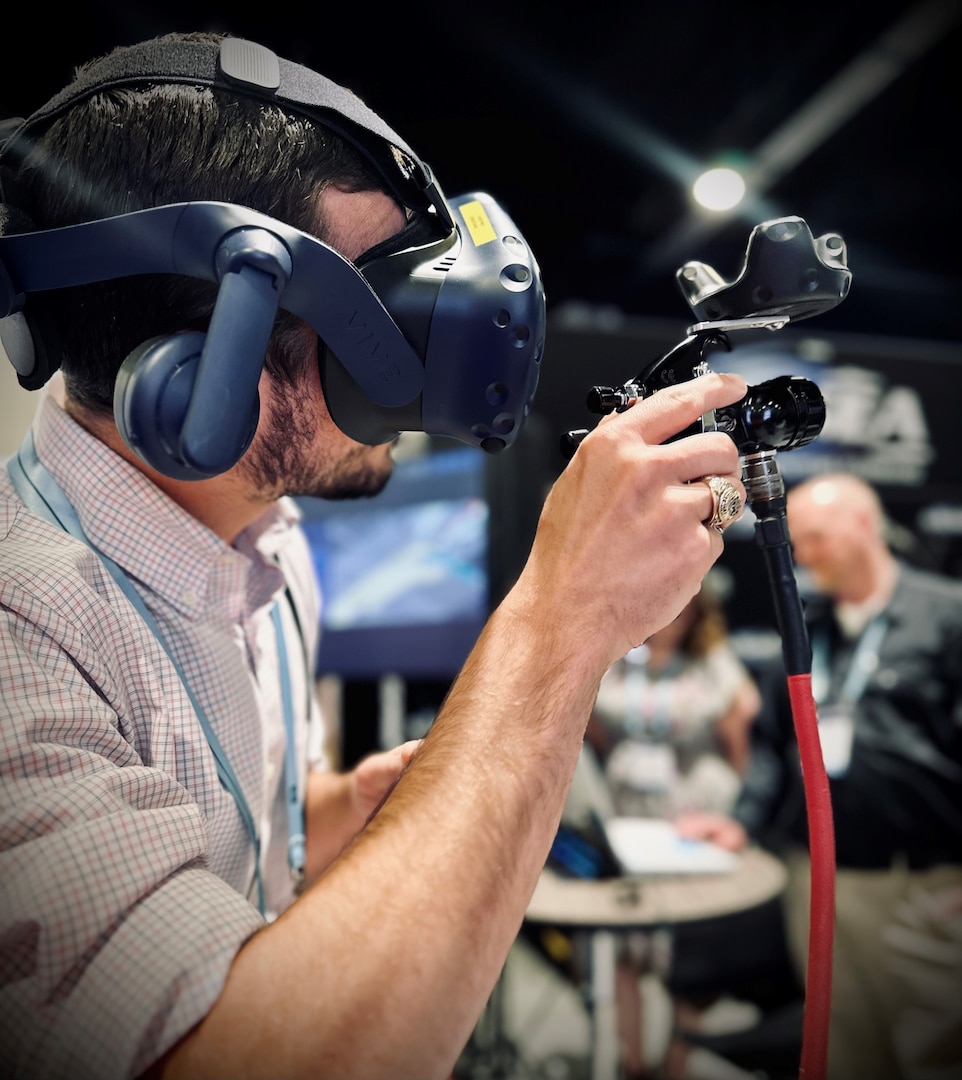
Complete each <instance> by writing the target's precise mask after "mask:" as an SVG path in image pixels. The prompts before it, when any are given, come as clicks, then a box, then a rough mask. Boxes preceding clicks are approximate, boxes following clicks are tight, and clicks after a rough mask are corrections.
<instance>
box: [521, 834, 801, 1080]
mask: <svg viewBox="0 0 962 1080" xmlns="http://www.w3.org/2000/svg"><path fill="white" fill-rule="evenodd" d="M785 881H786V871H785V867H784V866H783V864H782V863H781V862H780V861H779V860H778V859H776V858H775V857H774V856H773V855H770V854H769V853H768V852H766V851H763V850H761V849H760V848H748V849H747V850H745V851H744V852H742V853H741V854H740V855H739V856H738V858H737V859H736V860H735V864H734V866H733V868H732V869H730V870H726V871H724V872H717V873H706V874H694V873H685V874H651V875H645V876H631V875H629V876H622V877H615V878H605V879H601V880H597V881H588V880H582V879H577V878H567V877H563V876H561V875H560V874H558V873H556V872H554V871H553V870H551V869H549V868H545V869H544V870H543V871H542V873H541V877H540V879H539V881H538V885H537V887H536V889H535V891H534V895H533V896H532V898H531V902H530V903H529V905H528V909H527V912H526V914H525V919H526V920H527V921H529V922H533V923H537V924H541V925H544V926H557V927H567V928H569V929H572V930H582V931H586V932H589V933H590V934H591V950H590V963H591V973H590V974H591V979H590V982H591V1003H590V1014H591V1025H592V1071H591V1076H592V1080H615V1078H616V1077H617V1076H618V1053H617V1047H618V1033H617V1013H616V1003H615V989H614V987H615V953H616V949H615V944H616V933H617V931H619V930H629V929H650V928H654V927H671V926H672V925H676V924H678V923H682V922H695V921H698V920H702V919H713V918H717V917H719V916H724V915H732V914H735V913H737V912H742V911H749V910H751V909H752V908H755V907H760V906H761V905H762V904H765V903H767V902H768V901H769V900H772V899H773V898H774V897H776V896H778V895H779V893H781V891H782V889H783V888H784V887H785Z"/></svg>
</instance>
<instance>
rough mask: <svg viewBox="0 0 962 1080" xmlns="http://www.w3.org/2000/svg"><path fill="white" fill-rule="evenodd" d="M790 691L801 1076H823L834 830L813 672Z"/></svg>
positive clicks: (811, 1079)
mask: <svg viewBox="0 0 962 1080" xmlns="http://www.w3.org/2000/svg"><path fill="white" fill-rule="evenodd" d="M788 694H789V699H790V701H791V705H792V717H793V719H794V722H795V737H796V739H797V740H798V752H799V756H800V758H801V763H802V782H803V784H804V786H805V807H806V813H807V815H808V848H809V854H810V856H811V863H812V878H811V880H812V887H811V888H812V892H811V900H810V907H809V911H810V919H809V932H808V970H807V974H806V978H805V1020H804V1024H803V1027H802V1056H801V1062H800V1065H799V1070H798V1075H799V1077H800V1078H801V1080H823V1078H824V1076H825V1068H826V1057H827V1049H828V1030H829V1013H830V1010H831V1004H832V946H833V939H834V928H835V829H834V822H833V818H832V801H831V796H830V794H829V786H828V776H827V774H826V772H825V766H824V764H823V762H822V749H821V744H820V742H819V737H818V721H817V719H816V715H815V701H814V699H813V698H812V677H811V674H803V675H789V676H788Z"/></svg>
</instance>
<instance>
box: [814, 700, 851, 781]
mask: <svg viewBox="0 0 962 1080" xmlns="http://www.w3.org/2000/svg"><path fill="white" fill-rule="evenodd" d="M854 733H855V718H854V716H853V715H852V709H851V707H849V706H846V705H826V706H824V707H820V708H819V710H818V739H819V742H820V743H821V744H822V761H823V763H824V765H825V772H826V773H827V774H828V775H829V776H830V777H832V778H837V777H839V776H844V775H845V774H846V773H847V772H848V766H849V762H850V761H851V760H852V738H853V735H854Z"/></svg>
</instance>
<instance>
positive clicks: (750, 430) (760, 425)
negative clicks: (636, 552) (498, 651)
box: [561, 217, 852, 672]
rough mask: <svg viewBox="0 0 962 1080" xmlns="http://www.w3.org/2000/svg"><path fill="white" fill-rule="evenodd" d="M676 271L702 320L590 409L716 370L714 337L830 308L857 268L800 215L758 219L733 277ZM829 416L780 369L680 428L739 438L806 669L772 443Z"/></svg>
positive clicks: (787, 620)
mask: <svg viewBox="0 0 962 1080" xmlns="http://www.w3.org/2000/svg"><path fill="white" fill-rule="evenodd" d="M675 278H676V280H677V282H678V285H679V287H680V289H681V291H682V293H683V295H684V297H685V299H686V300H687V301H688V305H689V307H690V308H691V309H692V311H693V312H694V314H695V316H696V317H697V318H698V319H699V321H698V322H697V323H695V324H694V325H693V326H691V327H689V329H688V333H687V336H686V337H685V338H684V339H683V340H682V341H681V342H679V343H678V344H677V345H676V346H675V347H674V348H672V349H670V350H669V351H668V352H667V353H666V354H665V355H664V356H662V357H660V358H659V359H657V360H655V361H654V362H653V363H651V364H649V365H648V367H646V368H645V369H644V370H643V371H641V372H640V374H638V375H637V376H636V377H635V378H634V379H632V380H631V381H630V382H627V383H625V384H624V385H622V386H617V387H611V386H595V387H592V389H591V390H590V392H589V393H588V399H587V404H588V408H589V410H591V411H592V412H594V413H597V414H601V415H605V414H607V413H611V412H616V411H619V412H620V411H622V410H624V409H627V408H629V407H630V405H631V403H632V402H633V401H637V400H639V399H642V398H646V397H650V396H651V395H652V394H654V393H656V392H657V391H658V390H663V389H664V388H665V387H666V386H672V385H674V384H676V383H681V382H686V381H687V380H689V379H694V378H697V377H698V376H699V375H704V374H706V373H707V372H708V371H709V370H710V368H709V365H708V362H707V360H706V354H707V353H708V352H709V350H710V349H712V348H714V347H721V348H723V349H726V350H727V349H730V348H731V344H730V342H729V334H731V333H734V332H737V331H740V330H759V329H766V330H780V329H782V328H783V327H784V326H787V325H788V323H789V322H792V321H797V320H799V319H806V318H809V317H811V316H813V315H818V314H820V313H821V312H823V311H828V310H829V309H830V308H833V307H835V306H836V305H837V304H839V303H840V302H841V301H842V300H843V299H844V298H845V297H846V295H847V294H848V290H849V286H850V284H851V280H852V274H851V271H850V270H849V269H848V266H847V264H846V248H845V243H844V241H843V240H842V237H841V236H839V235H838V234H837V233H826V234H825V235H824V236H820V237H818V238H817V239H816V238H815V237H813V235H812V232H811V230H810V229H809V227H808V225H807V224H806V222H805V221H804V220H803V219H802V218H800V217H784V218H777V219H775V220H772V221H766V222H763V223H762V224H761V225H756V226H755V228H754V229H753V230H752V233H751V236H750V237H749V240H748V248H747V251H746V254H745V260H744V264H743V266H742V269H741V271H740V273H739V274H738V275H737V276H736V277H735V278H733V279H732V280H731V281H726V280H725V279H724V278H723V277H722V276H721V275H720V274H719V273H718V271H717V270H715V269H714V268H713V267H711V266H708V265H707V264H705V263H702V262H688V263H685V265H684V266H682V267H681V269H679V270H678V271H677V273H676V274H675ZM824 423H825V401H824V399H823V397H822V394H821V391H820V390H819V388H818V387H817V386H816V385H815V383H813V382H811V381H810V380H809V379H804V378H801V377H799V376H792V375H783V376H779V377H778V378H775V379H769V380H767V381H766V382H763V383H759V384H758V385H757V386H750V387H749V388H748V391H747V393H746V394H745V396H744V397H743V398H742V399H741V400H740V401H737V402H735V404H734V405H728V406H726V407H724V408H721V409H715V410H714V411H713V412H711V413H708V414H706V415H704V416H702V417H701V418H700V419H699V420H698V421H697V422H696V423H695V424H693V425H692V426H691V427H690V428H687V429H686V430H685V431H682V432H680V433H679V434H678V435H677V436H675V438H682V437H684V436H686V435H692V434H697V433H699V432H704V431H721V432H724V433H725V434H727V435H729V436H730V437H731V438H732V439H733V440H734V442H735V444H736V445H737V446H738V450H739V453H740V456H741V463H742V482H743V483H744V485H745V493H746V497H747V501H748V503H749V505H750V506H751V507H752V510H753V512H754V514H755V519H756V528H755V531H756V538H757V539H758V542H759V544H760V546H761V547H762V549H763V550H764V551H765V553H766V560H767V561H768V564H769V565H768V569H769V573H770V575H772V585H773V593H774V600H775V607H776V614H777V618H778V625H779V630H780V632H781V634H782V641H783V647H784V648H785V649H786V650H787V652H788V654H789V655H787V657H786V659H787V663H788V669H789V671H790V672H797V671H802V670H808V669H809V667H810V655H809V652H808V639H807V634H806V633H805V631H804V627H803V626H802V625H801V615H800V613H799V612H798V603H797V597H796V595H795V582H794V571H793V568H792V562H791V553H790V542H789V538H788V530H787V525H786V524H785V484H784V481H783V480H782V476H781V473H780V471H779V468H778V462H777V460H776V453H777V451H779V450H794V449H797V448H798V447H800V446H806V445H807V444H808V443H810V442H812V440H813V439H815V438H817V437H818V435H819V434H820V433H821V430H822V427H823V425H824ZM585 435H587V431H571V432H568V433H567V434H566V435H564V436H563V437H562V442H561V449H562V453H564V454H565V455H566V456H567V457H570V456H571V454H573V453H574V451H575V450H576V449H577V447H578V445H579V443H580V442H581V440H582V439H583V438H584V437H585ZM789 579H790V580H789ZM786 591H787V596H786Z"/></svg>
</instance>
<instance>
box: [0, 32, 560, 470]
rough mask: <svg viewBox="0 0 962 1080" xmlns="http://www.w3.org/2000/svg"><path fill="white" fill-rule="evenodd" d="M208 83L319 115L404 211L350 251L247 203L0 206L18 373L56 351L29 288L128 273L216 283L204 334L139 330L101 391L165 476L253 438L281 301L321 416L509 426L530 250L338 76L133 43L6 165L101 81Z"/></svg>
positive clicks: (519, 395) (523, 405)
mask: <svg viewBox="0 0 962 1080" xmlns="http://www.w3.org/2000/svg"><path fill="white" fill-rule="evenodd" d="M156 83H183V84H188V85H195V86H205V87H216V88H221V89H224V90H226V91H228V92H229V93H231V94H232V95H234V96H238V97H246V98H252V99H254V100H257V101H263V102H266V103H273V104H276V105H278V106H279V107H281V108H283V109H284V110H285V111H288V112H292V113H295V114H300V115H304V116H307V117H309V118H311V119H314V120H317V121H318V122H319V123H321V124H323V125H324V126H326V127H327V128H330V129H332V130H334V131H335V132H337V133H338V134H340V135H341V136H342V137H344V138H345V139H347V140H348V141H349V142H350V143H351V144H352V145H353V146H355V147H356V148H357V149H358V150H359V151H360V152H361V153H362V154H363V155H364V157H365V158H366V159H367V160H368V161H369V162H370V163H371V164H372V165H373V166H374V168H375V169H376V170H377V173H378V174H379V175H380V177H381V178H382V179H383V181H384V186H385V190H387V191H388V192H389V193H390V194H392V195H393V196H394V197H395V198H396V199H397V200H398V202H399V203H400V204H401V205H402V206H404V207H406V208H408V209H409V211H411V218H410V221H409V224H408V226H407V227H406V228H405V229H404V230H402V232H400V233H399V234H398V235H397V236H396V237H394V238H392V239H391V240H389V241H387V242H386V243H385V244H382V245H378V247H377V248H375V249H373V250H372V251H371V252H368V253H367V256H366V257H362V259H360V260H359V261H358V264H357V265H355V264H354V263H352V262H350V261H348V260H347V259H345V258H343V257H342V256H341V255H340V254H338V253H337V252H336V251H335V250H334V249H333V248H331V247H330V246H328V245H327V244H325V243H322V242H321V241H320V240H317V239H315V238H314V237H312V236H310V235H308V234H306V233H303V232H301V231H299V230H298V229H295V228H292V227H291V226H288V225H285V224H284V223H282V222H279V221H276V220H274V219H273V218H271V217H269V216H266V215H264V214H262V213H259V212H257V211H254V210H252V209H250V208H247V207H244V206H239V205H234V204H228V203H217V202H190V203H180V204H176V205H167V206H159V207H155V208H151V209H146V210H140V211H135V212H133V213H129V214H122V215H119V216H116V217H111V218H105V219H102V220H98V221H92V222H88V223H84V224H79V225H74V226H70V227H67V228H62V229H51V230H47V231H24V229H25V228H26V229H29V228H30V224H29V222H27V223H26V224H24V223H23V221H22V217H23V215H21V214H20V213H18V209H17V208H16V207H12V206H2V205H0V340H2V343H3V346H4V350H5V352H6V353H7V356H8V358H9V359H10V361H11V363H12V364H13V366H14V368H15V369H16V371H17V376H18V379H19V381H20V383H21V385H22V386H24V387H26V388H27V389H37V388H39V387H40V386H42V385H44V384H45V383H46V382H47V380H48V379H49V378H50V376H51V375H52V374H53V372H54V371H55V370H56V368H57V366H58V364H59V360H58V358H57V357H56V355H55V354H53V351H52V350H48V349H46V347H45V345H44V341H43V328H42V325H40V324H39V321H38V320H36V319H35V318H33V317H32V313H31V310H30V297H31V295H32V294H34V293H36V292H39V291H42V290H48V289H61V288H66V287H69V286H74V285H84V284H89V283H92V282H98V281H107V280H111V279H115V278H121V277H126V276H129V275H134V274H182V275H188V276H190V277H194V278H199V279H205V280H208V281H212V282H215V283H216V284H217V285H218V292H217V299H216V302H215V305H214V310H213V314H212V317H211V321H210V325H209V327H208V330H207V332H206V333H205V334H201V333H195V332H187V333H180V334H175V335H172V336H170V337H164V338H155V339H152V340H150V341H147V342H145V343H144V344H143V345H142V346H141V347H140V348H138V349H136V350H134V352H133V353H131V355H130V356H129V357H127V359H126V360H125V362H124V364H123V366H122V369H121V371H120V373H119V375H118V378H117V382H116V389H115V394H114V417H115V420H116V422H117V426H118V428H119V430H120V433H121V436H122V437H123V439H124V441H125V442H126V443H127V445H128V446H130V447H131V449H132V450H134V452H136V453H137V454H138V455H139V456H140V457H141V458H142V459H143V460H144V461H146V462H147V463H148V464H149V465H151V466H153V467H154V468H156V469H158V470H159V471H160V472H162V473H164V474H166V475H168V476H172V477H175V478H178V479H202V478H204V477H209V476H215V475H217V474H219V473H222V472H224V471H226V470H227V469H229V468H231V466H233V465H234V464H235V463H236V462H237V461H238V460H239V459H240V457H241V456H242V455H243V453H244V451H245V450H246V449H247V447H248V445H249V444H250V440H251V438H252V437H253V433H254V429H255V428H256V424H257V417H258V394H257V384H258V379H259V377H260V374H261V371H262V368H263V364H264V358H265V353H266V349H267V345H268V341H269V338H270V334H271V330H272V327H273V325H274V320H275V318H276V315H277V312H278V309H279V308H282V309H284V310H286V311H289V312H291V313H292V314H294V315H296V316H299V317H300V318H301V319H303V320H304V321H305V322H307V323H309V324H310V325H311V326H312V327H313V328H314V330H315V331H316V332H317V335H318V338H319V342H318V358H319V363H320V368H321V381H322V385H323V388H324V392H325V397H326V400H327V405H328V408H329V411H330V413H331V417H332V418H333V420H334V422H335V423H336V424H337V426H338V427H339V428H340V429H341V430H342V431H343V432H344V433H345V434H347V435H349V436H350V437H352V438H354V439H356V440H358V441H359V442H364V443H368V444H371V445H375V444H378V443H383V442H388V441H390V440H391V439H393V438H394V437H395V436H396V435H397V433H398V432H401V431H424V432H427V433H429V434H432V435H442V436H449V437H452V438H454V439H457V440H459V441H461V442H465V443H468V444H470V445H474V446H479V447H481V448H482V449H484V450H485V451H487V452H489V453H496V452H498V451H500V450H503V449H504V448H505V447H507V446H510V445H511V444H512V443H513V442H514V441H515V440H516V439H517V437H518V435H519V433H520V431H521V428H522V426H523V424H524V421H525V419H526V417H527V415H528V413H529V412H530V409H531V403H532V400H533V397H534V393H535V390H536V388H537V384H538V376H539V371H540V362H541V356H542V353H543V349H544V337H545V322H546V317H545V297H544V288H543V285H542V280H541V273H540V270H539V267H538V264H537V261H536V260H535V257H534V255H533V254H532V252H531V251H530V249H529V248H528V245H527V244H526V243H525V240H524V238H523V236H522V235H521V233H520V231H519V230H518V229H517V227H516V226H515V224H514V222H513V221H512V220H511V218H510V217H509V215H508V214H507V212H506V211H505V210H504V209H503V208H502V207H501V206H500V205H499V204H498V203H497V202H496V201H495V200H494V199H493V198H492V197H491V196H490V195H488V194H486V193H484V192H473V193H470V194H466V195H463V196H461V197H459V198H455V199H451V200H448V199H446V198H445V196H444V194H443V193H442V191H441V189H440V188H439V186H438V185H437V183H436V182H435V180H434V177H433V175H432V173H431V170H430V169H429V168H428V166H427V165H425V164H424V163H423V162H422V161H421V160H420V159H419V158H418V157H417V156H416V155H415V154H414V152H413V151H412V150H411V148H410V147H409V146H408V145H407V144H406V143H405V142H404V141H403V140H402V139H401V138H400V137H399V136H398V135H397V134H396V133H395V132H394V131H393V130H392V129H391V128H390V127H388V126H387V125H386V124H385V123H384V121H382V120H381V118H380V117H378V116H377V115H376V114H375V113H373V112H372V111H371V110H370V109H368V108H367V107H366V106H365V105H364V104H363V103H362V102H361V101H360V100H359V99H358V98H357V97H356V96H355V95H354V94H353V93H351V92H350V91H349V90H346V89H345V88H343V87H341V86H338V85H337V84H336V83H333V82H332V81H331V80H329V79H327V78H325V77H324V76H322V75H319V74H317V73H316V72H313V71H310V70H309V69H307V68H303V67H300V66H299V65H297V64H293V63H291V62H289V61H286V60H284V59H282V58H280V57H277V56H276V55H275V54H274V53H273V52H271V51H270V50H268V49H266V48H264V47H263V46H260V45H257V44H255V43H253V42H249V41H244V40H242V39H239V38H227V39H225V40H224V41H222V42H221V43H219V44H217V43H210V42H198V41H190V42H176V43H170V42H163V43H161V42H147V43H145V44H143V45H138V46H133V47H131V48H129V49H125V50H122V51H120V52H118V53H114V54H111V55H109V56H108V57H106V58H105V59H104V60H101V61H99V62H98V63H97V64H96V65H94V67H93V68H91V69H89V70H88V72H87V74H85V75H81V76H80V77H79V78H78V80H76V81H75V82H74V83H73V84H72V85H71V86H69V87H68V88H67V89H66V90H64V91H62V92H61V93H60V94H58V95H56V96H55V97H54V98H52V99H51V100H50V101H49V102H47V104H46V105H44V106H43V107H42V108H41V109H39V110H38V111H37V112H36V113H34V114H33V115H32V116H31V117H29V118H28V119H27V120H24V121H20V122H18V125H17V126H16V127H15V128H14V130H13V131H12V134H10V135H9V137H8V138H7V139H6V140H5V141H4V142H3V143H2V144H0V165H5V166H8V167H10V168H15V163H16V161H17V160H18V159H19V158H21V157H22V156H23V155H24V154H25V152H26V149H28V148H29V146H30V143H31V140H32V139H34V138H35V137H36V135H37V133H38V132H41V131H42V130H43V129H44V128H45V127H46V126H47V125H49V124H50V123H51V122H52V121H53V120H54V119H56V118H57V117H59V116H60V115H62V114H63V113H64V112H66V111H67V110H68V109H70V108H71V106H73V105H74V104H76V103H77V102H78V101H80V100H82V99H84V98H86V97H89V96H90V95H91V94H94V93H97V92H99V91H101V90H104V89H108V88H112V87H130V86H144V85H148V84H156Z"/></svg>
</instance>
